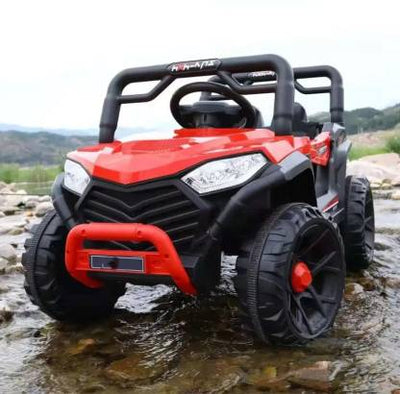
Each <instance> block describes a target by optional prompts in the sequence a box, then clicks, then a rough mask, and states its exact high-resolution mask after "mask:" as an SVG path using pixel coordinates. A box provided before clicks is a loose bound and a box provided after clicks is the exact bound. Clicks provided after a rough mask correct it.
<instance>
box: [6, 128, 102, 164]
mask: <svg viewBox="0 0 400 394" xmlns="http://www.w3.org/2000/svg"><path fill="white" fill-rule="evenodd" d="M96 142H97V137H96V136H93V137H92V136H68V137H65V136H62V135H58V134H52V133H47V132H38V133H24V132H20V131H4V132H1V133H0V146H1V147H2V149H0V163H18V164H20V165H26V166H29V165H34V164H43V165H50V164H59V163H61V162H62V160H63V157H64V156H65V154H66V153H67V152H69V151H71V150H74V149H76V148H77V147H78V146H85V145H91V144H94V143H96Z"/></svg>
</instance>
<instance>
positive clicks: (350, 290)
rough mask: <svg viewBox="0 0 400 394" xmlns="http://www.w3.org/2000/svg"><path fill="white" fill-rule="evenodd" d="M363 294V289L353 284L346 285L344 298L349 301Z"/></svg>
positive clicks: (357, 284)
mask: <svg viewBox="0 0 400 394" xmlns="http://www.w3.org/2000/svg"><path fill="white" fill-rule="evenodd" d="M363 292H364V288H363V287H362V286H361V285H360V284H359V283H355V282H351V283H347V284H346V287H345V290H344V298H345V299H346V300H351V299H353V298H354V297H355V296H357V295H360V294H362V293H363Z"/></svg>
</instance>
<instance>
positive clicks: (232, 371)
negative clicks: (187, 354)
mask: <svg viewBox="0 0 400 394" xmlns="http://www.w3.org/2000/svg"><path fill="white" fill-rule="evenodd" d="M232 361H233V360H232V359H206V360H203V359H201V360H190V359H189V360H187V359H181V362H180V364H179V366H178V369H177V374H176V375H175V376H174V377H173V378H172V379H170V380H169V381H168V384H169V386H170V387H179V388H180V392H182V393H224V392H231V390H232V389H233V388H234V387H235V386H236V385H238V384H239V383H241V382H242V381H244V379H245V374H244V372H243V370H242V368H240V367H239V366H237V365H234V363H232ZM205 377H206V378H205Z"/></svg>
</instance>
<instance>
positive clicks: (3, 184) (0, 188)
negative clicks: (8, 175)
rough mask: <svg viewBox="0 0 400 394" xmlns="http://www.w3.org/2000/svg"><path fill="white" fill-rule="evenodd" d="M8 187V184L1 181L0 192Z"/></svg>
mask: <svg viewBox="0 0 400 394" xmlns="http://www.w3.org/2000/svg"><path fill="white" fill-rule="evenodd" d="M6 187H7V183H5V182H2V181H0V191H1V190H3V189H4V188H6Z"/></svg>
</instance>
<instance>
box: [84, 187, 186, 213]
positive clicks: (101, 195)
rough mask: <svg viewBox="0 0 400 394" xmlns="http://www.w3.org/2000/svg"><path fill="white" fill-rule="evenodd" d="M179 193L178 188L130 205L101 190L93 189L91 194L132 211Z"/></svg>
mask: <svg viewBox="0 0 400 394" xmlns="http://www.w3.org/2000/svg"><path fill="white" fill-rule="evenodd" d="M180 194H181V193H180V192H179V190H176V191H173V192H170V193H166V194H163V195H161V196H157V197H154V198H153V199H148V200H145V201H140V202H139V203H137V204H135V205H133V206H131V205H128V204H126V203H125V202H124V201H121V200H119V199H118V198H115V197H112V196H111V195H107V194H104V193H102V192H99V191H93V193H92V196H93V197H95V198H98V199H103V200H105V201H108V202H109V204H113V205H115V206H120V207H122V208H123V209H126V210H127V211H132V210H138V209H143V208H145V207H146V206H147V205H151V204H154V203H159V202H162V201H163V200H165V199H167V198H171V197H176V196H179V195H180Z"/></svg>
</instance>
